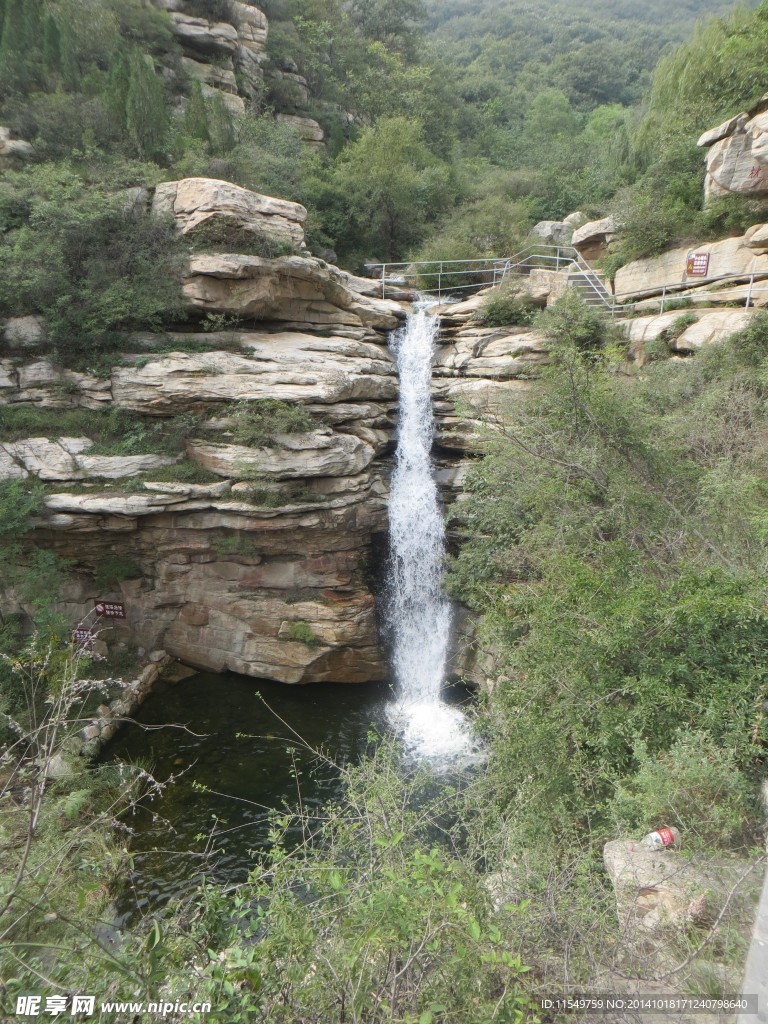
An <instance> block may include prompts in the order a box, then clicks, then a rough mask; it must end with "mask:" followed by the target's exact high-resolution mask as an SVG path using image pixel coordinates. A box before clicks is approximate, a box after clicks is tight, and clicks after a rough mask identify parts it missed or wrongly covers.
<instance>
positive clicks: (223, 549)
mask: <svg viewBox="0 0 768 1024" xmlns="http://www.w3.org/2000/svg"><path fill="white" fill-rule="evenodd" d="M213 550H214V551H215V552H216V554H217V555H219V556H223V555H245V556H246V557H250V556H251V555H254V554H255V553H256V548H255V546H254V543H253V541H252V540H251V538H250V537H244V536H243V535H242V534H241V533H231V534H228V535H227V536H225V537H217V538H216V539H215V540H214V542H213Z"/></svg>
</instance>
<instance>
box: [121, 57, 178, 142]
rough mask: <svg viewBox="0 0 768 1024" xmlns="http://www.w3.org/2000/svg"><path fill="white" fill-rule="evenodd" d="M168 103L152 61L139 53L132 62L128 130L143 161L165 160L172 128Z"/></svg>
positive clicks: (126, 115) (129, 85)
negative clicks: (170, 128) (170, 127)
mask: <svg viewBox="0 0 768 1024" xmlns="http://www.w3.org/2000/svg"><path fill="white" fill-rule="evenodd" d="M168 118H169V114H168V102H167V100H166V96H165V89H164V86H163V83H162V79H161V78H159V77H158V75H157V74H156V73H155V67H154V64H153V62H152V58H151V57H148V56H146V55H145V54H141V53H139V52H138V51H137V52H136V53H134V54H133V56H132V58H131V62H130V74H129V79H128V91H127V93H126V97H125V126H126V129H127V130H128V135H129V136H130V137H131V139H132V140H133V143H134V145H135V146H136V150H137V152H138V153H139V155H140V156H141V157H143V158H144V159H148V160H162V159H163V157H164V155H165V150H166V144H167V139H168V128H169V121H168Z"/></svg>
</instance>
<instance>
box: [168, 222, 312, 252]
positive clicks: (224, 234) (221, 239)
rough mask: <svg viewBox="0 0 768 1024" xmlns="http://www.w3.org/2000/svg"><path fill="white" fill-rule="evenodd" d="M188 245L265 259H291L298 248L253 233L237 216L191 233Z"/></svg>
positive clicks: (196, 248)
mask: <svg viewBox="0 0 768 1024" xmlns="http://www.w3.org/2000/svg"><path fill="white" fill-rule="evenodd" d="M187 242H188V243H189V244H190V245H191V246H192V248H193V249H194V250H195V251H196V252H237V253H246V254H248V255H250V256H261V257H263V258H264V259H275V258H276V257H278V256H290V255H292V254H293V253H295V252H296V247H295V246H294V245H292V243H291V242H290V241H281V240H279V239H275V238H272V237H271V236H270V235H266V234H264V233H263V232H261V231H250V230H248V229H247V228H245V227H243V226H242V225H241V224H240V223H239V222H238V221H237V220H236V219H235V218H234V217H233V218H231V219H230V218H224V217H217V218H215V219H214V220H209V221H206V222H205V223H203V224H202V225H200V227H197V228H195V230H194V231H190V232H189V233H188V234H187Z"/></svg>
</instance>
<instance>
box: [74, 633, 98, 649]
mask: <svg viewBox="0 0 768 1024" xmlns="http://www.w3.org/2000/svg"><path fill="white" fill-rule="evenodd" d="M93 641H94V635H93V633H92V632H91V631H90V629H73V630H72V643H73V644H74V645H75V647H79V648H80V650H82V651H90V649H91V648H92V647H93Z"/></svg>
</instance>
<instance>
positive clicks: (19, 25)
mask: <svg viewBox="0 0 768 1024" xmlns="http://www.w3.org/2000/svg"><path fill="white" fill-rule="evenodd" d="M4 7H5V13H4V16H3V39H2V44H1V45H0V60H2V61H6V60H8V59H13V60H21V59H22V57H23V55H24V44H25V42H26V38H25V32H24V25H25V12H24V0H6V2H5V4H4Z"/></svg>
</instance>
